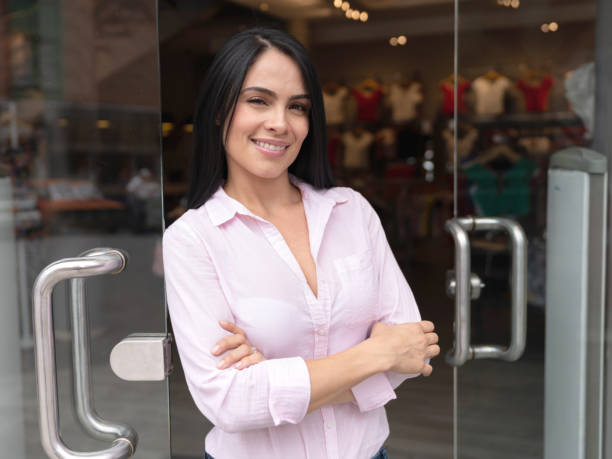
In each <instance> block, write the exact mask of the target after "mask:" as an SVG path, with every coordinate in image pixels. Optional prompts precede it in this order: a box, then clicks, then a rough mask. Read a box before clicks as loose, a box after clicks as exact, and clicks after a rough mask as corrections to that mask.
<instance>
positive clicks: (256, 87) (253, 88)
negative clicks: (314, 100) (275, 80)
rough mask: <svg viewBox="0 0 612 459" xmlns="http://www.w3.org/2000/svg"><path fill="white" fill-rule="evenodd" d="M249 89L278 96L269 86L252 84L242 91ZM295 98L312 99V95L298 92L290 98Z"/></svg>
mask: <svg viewBox="0 0 612 459" xmlns="http://www.w3.org/2000/svg"><path fill="white" fill-rule="evenodd" d="M247 91H257V92H263V93H264V94H267V95H269V96H270V97H275V98H276V97H278V96H277V94H276V93H275V92H274V91H272V90H270V89H267V88H262V87H260V86H250V87H248V88H244V89H243V90H242V91H240V92H241V93H242V92H247ZM294 99H310V96H309V95H308V94H296V95H295V96H291V97H290V98H289V100H294Z"/></svg>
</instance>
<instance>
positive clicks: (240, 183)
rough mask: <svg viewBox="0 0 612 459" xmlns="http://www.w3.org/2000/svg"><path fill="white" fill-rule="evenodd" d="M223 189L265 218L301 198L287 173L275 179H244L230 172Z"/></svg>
mask: <svg viewBox="0 0 612 459" xmlns="http://www.w3.org/2000/svg"><path fill="white" fill-rule="evenodd" d="M223 189H224V191H225V193H226V194H227V195H228V196H229V197H231V198H233V199H235V200H237V201H239V202H240V203H242V204H243V205H244V206H245V207H246V208H247V209H249V210H250V211H251V212H253V213H254V214H255V215H258V216H260V217H262V218H266V219H267V218H269V217H274V216H275V215H277V214H278V213H279V212H282V211H283V210H285V209H287V207H291V206H294V205H296V204H299V203H300V202H301V200H302V195H301V193H300V190H299V188H297V187H296V186H294V185H293V184H292V183H291V181H290V180H289V175H288V174H285V175H283V176H280V177H278V178H276V179H262V178H259V177H254V178H250V179H246V178H243V177H240V178H238V177H234V176H232V175H231V174H230V175H229V176H228V179H227V181H226V183H225V185H224V186H223Z"/></svg>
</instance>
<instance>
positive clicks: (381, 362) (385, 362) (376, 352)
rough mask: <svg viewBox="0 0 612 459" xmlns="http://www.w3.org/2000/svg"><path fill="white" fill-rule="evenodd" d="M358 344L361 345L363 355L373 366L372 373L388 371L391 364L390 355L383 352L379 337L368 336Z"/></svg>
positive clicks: (382, 344)
mask: <svg viewBox="0 0 612 459" xmlns="http://www.w3.org/2000/svg"><path fill="white" fill-rule="evenodd" d="M358 346H362V352H363V355H364V357H365V358H366V359H367V360H368V361H369V362H370V365H371V366H372V367H373V368H374V370H375V371H374V373H382V372H385V371H389V370H390V369H391V367H392V366H393V360H392V358H391V355H390V354H389V353H388V352H385V351H386V349H385V348H384V347H383V346H384V343H382V340H381V339H380V338H377V337H374V338H368V339H366V340H364V341H362V342H361V343H360V344H358Z"/></svg>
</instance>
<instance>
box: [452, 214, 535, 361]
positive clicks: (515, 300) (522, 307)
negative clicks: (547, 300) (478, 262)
mask: <svg viewBox="0 0 612 459" xmlns="http://www.w3.org/2000/svg"><path fill="white" fill-rule="evenodd" d="M458 228H461V230H459V229H458ZM446 229H447V231H449V232H450V233H451V235H452V236H453V239H454V240H455V272H456V276H457V281H456V284H457V285H456V295H455V327H456V332H455V334H456V338H455V349H454V354H451V355H449V357H448V358H447V360H448V362H449V363H450V364H451V365H456V366H458V365H462V364H464V363H465V361H466V360H467V359H494V358H495V359H501V360H506V361H508V362H513V361H515V360H518V359H519V358H520V357H521V355H523V352H524V350H525V344H526V341H527V293H526V292H527V238H526V237H525V233H524V231H523V229H522V228H521V226H520V225H519V224H518V223H517V222H515V221H514V220H510V219H508V218H498V217H482V218H481V217H477V218H475V217H465V218H454V219H452V220H449V221H447V223H446ZM491 230H505V231H506V232H507V233H508V235H509V236H510V240H511V241H512V268H511V269H512V273H511V288H512V299H511V302H512V312H511V316H512V317H511V322H512V332H511V338H510V345H509V346H508V347H504V346H499V345H494V344H482V345H478V346H471V345H469V341H470V336H469V335H470V331H469V330H470V329H469V326H470V325H469V320H470V315H469V313H467V314H465V313H463V314H459V313H458V312H457V311H458V310H459V308H460V306H461V307H463V306H464V305H465V303H467V305H468V306H467V309H468V310H469V304H470V293H469V288H470V285H469V278H470V273H471V266H470V258H469V249H470V243H469V239H468V238H467V234H466V231H491ZM460 246H461V247H460ZM464 251H467V255H466V254H465V253H464ZM466 292H467V293H466ZM461 320H466V321H467V323H466V324H460V323H459V322H460V321H461ZM465 330H467V334H468V337H467V341H468V350H467V351H465V352H464V353H460V352H459V351H460V350H462V349H463V346H464V345H465V339H466V338H465V336H464V333H465ZM464 356H465V358H463V357H464Z"/></svg>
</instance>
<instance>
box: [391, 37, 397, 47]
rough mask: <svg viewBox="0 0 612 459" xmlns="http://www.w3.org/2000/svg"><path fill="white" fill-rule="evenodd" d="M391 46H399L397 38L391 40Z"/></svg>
mask: <svg viewBox="0 0 612 459" xmlns="http://www.w3.org/2000/svg"><path fill="white" fill-rule="evenodd" d="M389 44H390V45H391V46H397V38H396V37H391V38H389Z"/></svg>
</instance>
